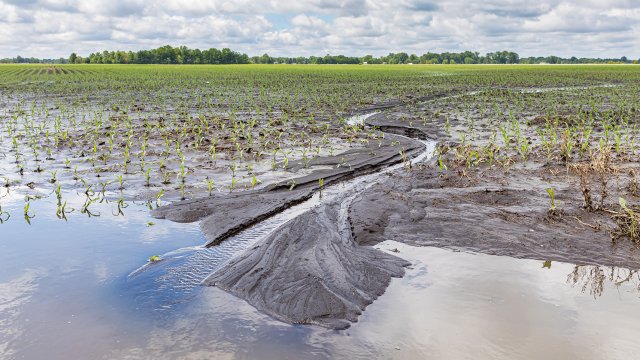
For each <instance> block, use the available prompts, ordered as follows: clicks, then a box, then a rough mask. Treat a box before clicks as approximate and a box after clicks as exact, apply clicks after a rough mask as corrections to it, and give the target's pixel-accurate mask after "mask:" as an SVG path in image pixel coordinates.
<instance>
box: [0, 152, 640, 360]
mask: <svg viewBox="0 0 640 360" xmlns="http://www.w3.org/2000/svg"><path fill="white" fill-rule="evenodd" d="M427 145H428V146H433V143H429V144H427ZM432 150H433V149H432V148H431V149H430V150H429V149H428V150H426V151H425V153H424V154H423V157H426V156H428V155H429V151H432ZM400 166H402V165H400ZM376 176H378V175H377V174H373V175H367V176H363V177H359V178H357V179H354V180H352V181H349V182H346V183H343V184H337V185H334V186H332V187H327V189H326V190H325V194H324V196H325V197H331V196H339V194H340V193H344V191H347V190H348V191H349V192H351V193H354V192H356V193H357V192H359V191H361V190H362V189H364V188H365V187H366V186H369V185H370V184H371V183H373V182H375V180H376ZM2 196H3V198H2V206H3V210H5V211H8V212H9V213H11V214H12V217H11V218H9V219H8V220H7V221H5V222H4V223H3V224H1V225H0V358H2V359H44V358H46V359H69V358H74V359H203V358H215V359H225V358H234V359H236V358H246V359H253V358H259V359H283V358H291V359H330V358H331V359H333V358H349V359H351V358H367V359H388V358H406V359H413V358H430V359H452V358H454V359H457V358H494V359H531V358H538V359H542V358H545V359H548V358H580V359H630V358H638V356H640V351H639V349H640V346H639V345H638V339H637V334H639V333H640V321H638V318H637V316H635V314H636V313H637V308H638V306H639V305H640V299H639V296H640V293H639V288H640V275H639V274H638V273H637V272H636V271H635V270H628V269H622V268H611V267H609V268H606V267H598V266H576V265H572V264H566V263H557V262H553V263H552V262H545V261H538V260H522V259H513V258H508V257H499V256H490V255H481V254H469V253H464V252H456V251H451V250H443V249H435V248H414V247H410V246H408V245H403V244H399V243H394V242H389V241H388V242H384V243H381V244H379V245H378V246H377V247H378V248H379V249H381V251H388V252H390V253H392V254H395V255H397V256H400V257H403V258H405V259H407V260H408V261H410V262H411V264H412V266H411V267H409V268H408V269H407V274H406V275H405V277H403V278H401V279H393V280H392V282H391V285H390V287H389V288H388V289H387V291H386V293H385V294H384V295H382V296H381V297H380V298H379V299H378V300H376V301H375V302H374V303H373V304H371V305H370V306H369V307H368V308H367V309H366V311H365V312H364V313H363V314H362V315H361V316H360V318H359V321H358V323H355V324H353V326H352V327H351V328H350V329H348V330H344V331H334V330H327V329H323V328H319V327H315V326H305V325H288V324H285V323H282V322H279V321H276V320H273V319H271V318H270V317H268V316H267V315H265V314H262V313H260V312H259V311H257V310H256V309H255V308H253V307H251V306H250V305H248V304H247V303H245V302H244V301H242V300H240V299H238V298H236V297H234V296H232V295H230V294H227V293H225V292H223V291H221V290H220V289H217V288H215V287H202V286H200V285H199V284H200V281H202V279H203V278H204V277H206V275H208V274H209V273H210V272H211V271H213V270H215V269H216V268H217V267H218V266H220V265H221V264H222V263H224V262H225V261H228V260H229V259H230V258H231V257H233V256H234V255H235V254H237V253H238V252H241V251H244V250H245V249H247V248H249V247H250V245H251V244H253V243H255V241H258V240H259V239H261V238H262V237H263V236H266V234H268V233H270V232H271V231H273V230H274V229H276V228H277V227H278V226H280V225H282V224H283V223H285V222H286V221H288V220H289V219H291V218H292V217H295V216H296V215H297V214H300V213H301V212H303V211H306V210H308V209H310V208H312V207H313V206H317V204H319V202H320V201H321V200H320V199H318V198H317V197H315V198H313V199H312V200H310V201H308V202H306V203H303V204H300V205H299V206H297V207H294V208H292V209H290V210H287V211H286V212H284V213H282V214H280V215H277V216H275V217H273V218H271V219H269V220H267V221H265V222H263V223H261V224H258V225H256V226H255V227H252V228H250V229H247V231H245V232H243V233H240V234H238V235H237V236H235V237H233V238H230V239H228V240H227V241H225V242H223V243H222V244H221V245H220V246H219V247H217V248H216V247H214V248H211V249H205V248H203V247H202V244H204V243H205V239H204V238H203V237H202V235H201V234H200V232H199V229H198V227H197V224H177V223H173V222H169V221H165V220H156V219H152V218H150V216H149V210H148V208H147V206H146V205H144V204H129V206H128V207H127V208H125V209H123V210H124V211H123V213H122V214H121V213H120V212H119V211H118V207H117V204H116V203H115V202H107V201H103V202H102V203H96V204H94V205H93V208H92V210H91V212H90V213H89V214H87V213H83V214H80V213H79V211H77V210H76V211H75V212H73V213H71V214H70V215H69V216H68V220H67V221H65V220H64V219H62V220H61V219H59V218H58V217H57V216H56V203H55V199H54V197H51V196H50V197H48V198H43V199H39V200H32V201H31V202H30V210H29V211H30V213H32V214H34V215H35V217H33V218H31V219H30V220H29V221H30V223H29V222H27V221H26V219H24V218H23V217H22V213H23V210H24V209H23V206H24V203H23V201H22V198H21V197H18V196H16V195H13V194H7V193H6V192H3V193H2ZM65 198H68V199H69V201H70V203H69V206H70V207H73V208H76V209H79V208H80V207H81V206H82V201H83V197H82V196H81V195H78V194H72V193H67V194H65ZM347 200H348V199H347ZM98 215H99V216H98ZM175 249H180V250H175ZM153 255H160V257H161V258H162V259H163V260H161V261H159V262H157V263H153V264H148V265H143V264H145V263H146V262H147V259H148V258H149V257H151V256H153ZM141 265H143V266H141Z"/></svg>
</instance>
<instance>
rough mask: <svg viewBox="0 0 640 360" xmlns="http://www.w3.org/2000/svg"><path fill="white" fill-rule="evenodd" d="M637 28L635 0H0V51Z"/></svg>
mask: <svg viewBox="0 0 640 360" xmlns="http://www.w3.org/2000/svg"><path fill="white" fill-rule="evenodd" d="M271 15H276V18H277V19H286V21H284V23H275V24H274V23H271V22H270V20H269V19H272V21H276V20H273V19H274V18H273V17H272V16H271ZM277 21H279V20H277ZM638 33H640V3H639V2H638V1H636V0H608V1H601V0H539V1H530V0H486V1H477V2H471V3H470V2H468V1H466V0H446V1H445V0H401V1H397V2H389V1H385V0H306V1H303V0H301V1H296V2H283V1H275V0H274V1H254V0H235V1H228V0H193V1H182V0H164V1H162V0H92V1H83V0H20V1H18V0H0V57H8V56H15V55H18V54H19V55H22V56H38V57H58V56H64V57H66V56H67V55H68V54H69V53H71V52H72V51H75V52H78V53H80V54H88V53H90V52H95V51H98V50H103V49H110V50H111V49H127V50H128V49H132V50H137V49H144V48H150V47H155V46H159V45H164V44H170V45H174V46H177V45H187V46H190V47H201V48H208V47H225V46H228V47H231V48H233V49H235V50H238V51H243V52H247V53H249V54H251V55H256V54H262V53H264V52H268V53H270V54H272V55H277V56H280V55H282V56H287V55H312V54H325V53H332V54H337V53H342V54H347V55H364V54H373V55H380V54H386V53H388V52H393V51H407V52H414V53H418V54H421V53H424V52H427V51H462V50H475V51H480V52H482V53H483V52H489V51H496V50H503V49H510V50H514V51H517V52H519V53H520V54H521V55H523V56H530V55H549V54H556V55H560V56H572V55H575V56H596V57H619V56H622V55H626V56H628V57H631V58H637V57H640V40H639V38H640V37H638V36H637V34H638Z"/></svg>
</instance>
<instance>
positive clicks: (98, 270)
mask: <svg viewBox="0 0 640 360" xmlns="http://www.w3.org/2000/svg"><path fill="white" fill-rule="evenodd" d="M93 272H94V273H95V274H96V278H97V279H98V282H101V283H103V282H105V281H107V279H108V278H109V269H108V268H107V263H106V262H104V261H98V262H96V264H95V266H94V268H93Z"/></svg>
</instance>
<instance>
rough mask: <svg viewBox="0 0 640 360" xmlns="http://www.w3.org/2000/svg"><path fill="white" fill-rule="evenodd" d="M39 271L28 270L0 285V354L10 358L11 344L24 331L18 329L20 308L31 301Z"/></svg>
mask: <svg viewBox="0 0 640 360" xmlns="http://www.w3.org/2000/svg"><path fill="white" fill-rule="evenodd" d="M40 273H41V271H40V270H35V269H29V270H27V271H25V273H24V274H22V275H21V276H19V277H17V278H14V279H12V280H9V281H7V282H3V283H0V354H3V356H11V355H12V354H13V353H14V351H13V350H12V349H11V348H10V346H11V343H12V342H14V341H16V340H17V339H19V338H20V336H21V335H22V333H23V332H24V329H21V328H20V325H19V324H20V323H21V322H20V321H18V318H19V317H20V315H21V312H20V310H21V309H20V308H21V307H22V306H23V305H25V304H26V303H27V302H29V300H30V299H31V295H32V294H33V293H34V292H35V290H36V288H37V286H38V284H37V282H36V281H37V279H38V277H39V276H40Z"/></svg>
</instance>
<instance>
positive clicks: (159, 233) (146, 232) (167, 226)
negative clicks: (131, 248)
mask: <svg viewBox="0 0 640 360" xmlns="http://www.w3.org/2000/svg"><path fill="white" fill-rule="evenodd" d="M152 221H153V222H154V224H155V225H152V226H147V227H146V228H145V229H143V230H142V233H141V234H140V241H141V242H143V243H151V242H154V241H157V240H158V239H166V238H167V235H170V234H175V233H176V230H180V231H182V232H184V233H190V234H192V235H191V236H192V237H193V238H194V239H199V240H201V242H202V243H203V244H204V243H205V242H206V240H205V239H204V237H203V236H202V233H201V232H200V228H199V226H198V224H197V223H190V224H181V223H176V222H173V221H169V220H157V219H153V220H152Z"/></svg>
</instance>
